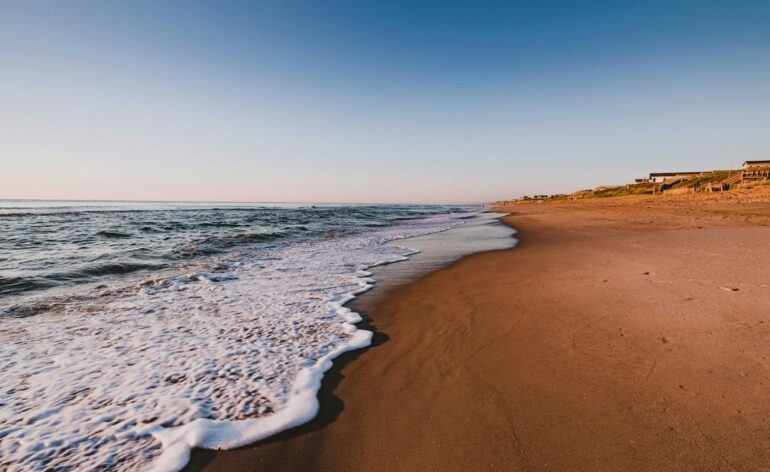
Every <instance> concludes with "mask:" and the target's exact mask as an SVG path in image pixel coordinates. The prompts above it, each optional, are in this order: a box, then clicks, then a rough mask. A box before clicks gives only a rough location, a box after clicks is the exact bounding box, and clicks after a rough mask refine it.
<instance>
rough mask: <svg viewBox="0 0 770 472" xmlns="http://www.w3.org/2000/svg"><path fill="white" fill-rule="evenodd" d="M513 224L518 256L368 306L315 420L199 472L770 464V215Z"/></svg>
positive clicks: (656, 214)
mask: <svg viewBox="0 0 770 472" xmlns="http://www.w3.org/2000/svg"><path fill="white" fill-rule="evenodd" d="M503 209H504V210H507V211H514V212H516V213H515V214H513V215H510V216H508V217H506V218H505V220H504V221H505V222H506V223H508V224H512V225H513V226H515V227H516V228H517V229H518V230H520V232H519V233H518V234H517V239H519V241H520V242H519V244H518V246H517V247H516V248H515V249H514V250H503V251H493V252H485V253H480V254H474V255H471V256H467V257H464V258H462V259H461V260H459V261H457V262H454V263H453V264H450V265H449V266H448V267H446V268H443V269H439V270H437V271H435V272H431V273H430V274H428V275H426V276H424V277H421V278H419V279H418V280H416V281H414V282H412V283H409V284H407V285H405V286H401V287H399V288H397V289H394V290H393V291H392V292H391V293H389V294H388V297H387V298H385V299H382V300H379V301H378V302H377V303H376V304H374V305H373V306H366V305H367V303H366V300H365V297H362V298H361V299H360V300H361V301H360V302H359V303H361V305H362V306H356V311H358V312H359V313H361V315H362V317H363V318H364V320H365V323H367V325H365V326H372V327H374V328H375V330H376V331H375V332H376V334H375V342H374V343H373V347H371V348H369V349H367V350H364V351H355V352H352V353H347V354H345V355H343V356H341V357H340V358H338V359H337V362H335V367H334V368H333V369H332V370H330V371H329V372H328V373H327V376H328V379H326V378H325V379H324V383H323V386H322V392H323V398H325V400H322V405H323V406H322V408H321V412H320V413H319V417H318V422H316V420H314V421H313V422H311V423H309V424H308V425H305V426H302V427H300V428H297V429H294V430H290V431H287V432H285V433H281V434H279V435H278V436H275V437H273V438H270V439H267V440H265V441H263V442H261V443H258V444H256V445H253V446H249V447H246V448H242V449H238V450H234V451H221V452H210V451H206V452H205V453H204V452H201V451H196V452H195V453H194V455H193V460H192V461H191V463H190V466H188V469H186V470H207V471H217V470H232V469H233V468H237V469H238V470H266V469H269V470H308V469H309V468H312V469H313V470H392V469H393V468H400V469H403V470H468V469H471V470H479V469H482V470H639V469H645V470H756V469H759V468H762V467H764V466H766V465H767V464H768V463H770V452H769V451H770V425H767V424H766V422H765V420H764V418H766V417H767V416H768V415H770V401H768V400H767V399H766V398H765V393H764V392H765V387H764V385H765V384H767V385H770V383H768V382H770V377H769V376H768V375H767V374H766V372H767V371H768V370H770V363H768V362H766V358H770V348H768V347H766V346H765V345H764V344H762V343H763V340H765V339H767V336H770V319H768V320H767V322H766V320H765V319H764V318H765V317H766V315H765V314H766V313H767V312H770V304H769V303H768V301H767V297H766V296H765V295H766V290H767V289H766V285H763V284H764V282H763V280H765V278H764V277H765V276H766V275H767V273H766V272H765V271H763V269H762V267H764V266H765V263H768V262H770V256H767V255H765V251H764V250H763V248H764V247H766V245H767V244H768V243H770V231H768V229H767V228H766V226H767V225H769V224H770V205H767V204H764V203H761V204H743V205H731V204H729V203H728V204H725V205H708V206H706V205H697V204H692V205H686V206H683V205H681V204H678V205H668V204H665V203H661V204H639V203H638V202H633V201H627V202H625V203H624V202H607V201H605V202H602V204H601V205H591V204H587V203H581V204H560V205H556V204H554V205H550V204H547V205H514V206H511V207H505V208H503ZM733 289H737V290H733ZM448 314H451V316H448ZM372 320H374V321H372ZM378 339H379V340H378ZM765 344H766V343H765ZM343 358H344V359H343ZM353 360H356V362H352V361H353ZM342 379H345V382H341V380H342ZM319 398H321V395H319ZM327 405H336V407H335V408H333V409H330V408H328V407H327Z"/></svg>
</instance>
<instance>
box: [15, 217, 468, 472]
mask: <svg viewBox="0 0 770 472" xmlns="http://www.w3.org/2000/svg"><path fill="white" fill-rule="evenodd" d="M457 216H459V215H457ZM457 216H454V217H453V216H451V215H437V216H432V217H428V218H424V219H420V220H413V221H407V222H404V223H403V224H397V225H394V226H387V227H380V228H371V230H369V231H367V232H366V233H358V234H353V235H345V236H341V237H337V236H331V237H327V238H319V239H316V240H313V241H302V242H294V243H291V244H285V245H277V246H275V247H271V248H266V249H262V250H260V251H258V252H255V253H253V254H249V255H243V256H239V257H228V258H222V259H220V260H213V261H209V262H208V263H207V264H206V265H205V266H200V267H199V268H198V269H197V270H194V271H190V272H188V273H185V274H177V275H174V276H168V277H163V278H156V279H143V280H140V281H137V282H134V283H132V284H131V285H130V286H125V285H123V286H121V285H111V286H108V287H103V288H101V289H100V291H99V292H98V293H97V294H96V296H88V297H85V296H84V297H79V298H77V297H76V298H72V299H69V300H67V302H66V303H62V304H60V305H55V304H54V305H52V306H54V307H57V308H52V309H51V310H50V311H48V312H44V313H42V314H38V315H35V316H34V317H33V318H16V317H5V318H3V319H2V321H0V370H1V371H2V372H3V375H2V378H0V406H2V408H0V468H3V469H7V470H9V471H22V470H24V471H27V470H49V469H56V470H137V469H140V470H142V469H143V470H156V471H172V470H179V469H181V468H183V467H184V465H185V464H186V463H187V461H188V459H189V454H190V451H191V449H192V448H194V447H202V448H210V449H227V448H233V447H238V446H242V445H245V444H248V443H252V442H255V441H258V440H260V439H262V438H265V437H268V436H270V435H273V434H275V433H277V432H280V431H283V430H285V429H287V428H291V427H294V426H297V425H300V424H302V423H305V422H307V421H309V420H310V419H312V418H313V417H314V416H315V415H316V413H317V411H318V408H319V405H318V400H317V396H316V395H317V392H318V389H319V388H320V383H321V379H322V377H323V374H324V372H325V371H327V370H328V369H329V368H330V367H331V365H332V360H333V359H334V358H335V357H337V356H338V355H340V354H341V353H343V352H345V351H348V350H351V349H357V348H361V347H365V346H367V345H369V343H370V339H371V333H370V332H368V331H365V330H360V329H357V328H356V327H355V323H356V322H358V321H360V317H359V315H358V314H356V313H354V312H352V311H350V310H349V309H347V308H346V307H345V306H344V305H345V303H347V302H348V301H349V300H350V299H351V298H353V297H354V296H355V295H356V294H358V293H360V292H362V291H364V290H367V289H368V288H370V287H371V285H372V283H373V282H374V281H373V280H372V279H371V278H369V275H370V274H369V273H368V272H367V271H366V269H367V268H369V267H372V266H375V265H378V264H383V263H388V262H395V261H399V260H404V259H405V258H406V257H407V256H408V255H410V254H411V252H412V251H411V250H409V249H407V248H404V247H400V246H397V245H394V244H388V243H391V242H392V241H395V240H397V239H401V238H407V237H412V236H418V235H423V234H428V233H432V232H437V231H441V230H445V229H448V228H450V227H453V226H455V225H458V224H460V223H461V222H462V220H461V219H460V218H459V217H457Z"/></svg>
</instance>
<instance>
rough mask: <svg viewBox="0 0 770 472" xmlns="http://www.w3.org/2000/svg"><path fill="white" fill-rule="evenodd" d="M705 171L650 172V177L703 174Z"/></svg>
mask: <svg viewBox="0 0 770 472" xmlns="http://www.w3.org/2000/svg"><path fill="white" fill-rule="evenodd" d="M705 173H706V172H705V171H700V172H650V178H653V177H671V176H674V175H697V174H705Z"/></svg>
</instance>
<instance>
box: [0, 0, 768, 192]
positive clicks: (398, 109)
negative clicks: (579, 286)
mask: <svg viewBox="0 0 770 472" xmlns="http://www.w3.org/2000/svg"><path fill="white" fill-rule="evenodd" d="M768 25H770V2H768V1H764V0H763V1H739V2H717V1H708V0H704V1H681V0H672V1H649V2H638V1H633V2H631V1H592V2H566V1H561V2H557V1H542V2H380V3H375V2H334V1H332V2H312V1H296V2H289V1H276V2H173V1H169V2H144V1H137V2H116V1H99V2H96V1H93V2H83V1H69V2H54V1H18V2H17V1H8V0H6V1H4V2H2V3H0V61H1V62H0V63H1V64H2V66H3V67H2V74H0V198H56V199H115V200H130V199H137V200H200V201H306V202H308V201H315V202H416V203H444V202H446V203H449V202H451V203H464V202H481V201H492V200H497V199H504V198H510V197H514V196H518V195H522V194H532V193H554V192H570V191H574V190H577V189H580V188H589V187H593V186H596V185H600V184H613V183H625V182H628V181H632V180H633V179H634V178H635V177H641V176H644V175H646V174H647V173H648V172H650V171H669V170H703V169H724V168H731V167H732V168H735V167H738V166H739V165H740V163H741V162H742V161H743V160H746V159H770V27H768Z"/></svg>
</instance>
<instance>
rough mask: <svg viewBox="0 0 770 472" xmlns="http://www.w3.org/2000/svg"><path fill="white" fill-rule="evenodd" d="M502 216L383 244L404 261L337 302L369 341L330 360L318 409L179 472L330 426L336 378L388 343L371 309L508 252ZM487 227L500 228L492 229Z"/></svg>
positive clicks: (510, 238) (381, 268) (335, 410)
mask: <svg viewBox="0 0 770 472" xmlns="http://www.w3.org/2000/svg"><path fill="white" fill-rule="evenodd" d="M506 215H507V213H505V212H499V211H496V210H494V209H492V208H485V209H483V210H481V211H480V212H478V213H477V214H475V215H474V216H473V217H471V218H470V219H469V220H468V221H466V222H465V223H464V224H462V225H460V226H455V227H451V228H448V229H445V230H440V231H437V232H433V233H428V234H425V235H422V236H415V237H409V238H404V239H399V240H394V241H391V242H389V243H386V245H392V246H396V247H400V248H402V249H404V250H407V251H409V253H408V254H406V255H405V256H404V258H403V259H399V260H393V261H388V262H385V263H381V264H376V265H373V266H370V267H368V268H367V269H366V272H367V273H368V275H366V276H365V277H363V278H362V279H361V280H363V281H365V282H364V286H362V288H361V289H359V290H358V291H356V292H354V293H353V294H352V296H351V297H350V298H349V300H348V301H346V302H344V303H342V305H341V307H340V308H342V309H344V310H346V311H347V312H348V313H350V314H351V316H352V317H356V318H359V317H360V321H356V322H354V323H353V325H354V326H355V328H356V332H359V333H360V332H363V333H366V335H367V336H368V337H369V340H368V344H366V345H365V346H358V347H353V348H350V349H344V350H342V351H341V352H340V353H339V354H337V355H336V356H334V357H333V358H331V366H330V367H329V368H328V369H327V370H325V371H324V372H322V373H321V376H320V379H321V381H320V388H319V390H318V391H317V392H316V399H317V401H318V404H319V408H318V412H317V413H316V414H315V416H313V417H312V418H311V419H310V420H308V421H306V422H302V423H300V424H298V425H297V426H292V427H289V428H287V429H284V430H282V431H279V432H278V433H275V434H272V435H269V436H267V437H265V438H264V439H261V440H258V441H256V442H254V443H251V444H247V445H245V446H240V447H237V448H235V449H227V450H221V451H220V450H215V449H199V448H193V449H192V453H191V455H190V459H189V460H188V461H187V463H186V465H185V467H184V468H183V469H182V470H184V471H198V470H205V468H206V465H207V464H208V463H209V462H210V461H211V460H212V459H213V458H215V457H216V456H217V454H219V453H226V452H228V451H231V450H241V449H246V448H249V447H253V446H255V445H261V444H269V443H272V442H275V441H281V440H285V439H287V438H292V437H294V436H296V435H301V434H304V433H306V432H309V431H315V430H317V429H320V428H322V427H323V426H324V425H327V424H330V423H331V422H333V421H334V419H335V418H336V416H337V415H338V414H339V413H340V412H341V410H342V409H341V408H340V407H339V406H340V401H339V399H338V398H337V397H336V396H335V395H334V389H335V388H336V386H337V385H338V384H339V382H340V381H341V379H342V378H343V377H344V376H343V375H342V374H341V371H342V369H343V368H344V366H346V365H347V364H349V363H351V362H353V361H354V360H355V359H356V358H357V357H358V356H359V355H360V354H362V353H363V352H365V351H368V350H370V349H372V348H374V347H376V346H378V345H379V344H382V343H383V342H386V341H387V339H388V336H387V335H386V334H385V333H382V332H380V331H377V328H376V325H375V324H374V323H373V322H372V319H371V318H370V317H369V316H368V315H367V310H370V309H373V307H375V306H376V305H377V304H378V303H379V301H380V300H382V299H385V298H387V296H388V295H389V294H390V293H391V292H393V291H395V290H397V289H398V288H399V287H401V286H403V285H407V284H409V283H412V282H414V281H416V280H418V279H420V278H421V277H424V276H426V275H427V274H429V273H431V272H433V271H435V270H440V269H441V268H445V267H449V266H451V265H452V264H454V263H456V262H458V261H459V260H461V259H462V258H464V257H467V256H469V255H473V254H477V253H480V252H489V251H495V250H506V249H512V248H513V247H514V246H515V245H516V242H517V240H516V239H515V238H514V235H515V233H516V231H515V229H513V228H510V227H509V225H506V224H504V223H502V222H501V219H502V217H504V216H506ZM490 226H500V227H502V228H491V227H490ZM501 229H502V230H501ZM462 233H464V234H462Z"/></svg>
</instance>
